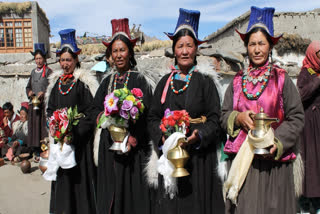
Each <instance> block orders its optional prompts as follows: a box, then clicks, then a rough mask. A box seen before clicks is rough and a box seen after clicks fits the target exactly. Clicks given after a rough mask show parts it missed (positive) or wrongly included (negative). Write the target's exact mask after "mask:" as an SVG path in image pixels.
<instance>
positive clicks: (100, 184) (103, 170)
mask: <svg viewBox="0 0 320 214" xmlns="http://www.w3.org/2000/svg"><path fill="white" fill-rule="evenodd" d="M111 77H112V75H110V76H108V77H106V78H105V79H104V80H103V81H102V83H101V84H100V87H99V89H98V91H97V93H96V96H95V98H94V100H93V105H94V114H93V119H96V118H97V117H98V115H99V113H100V112H102V111H104V106H103V102H104V100H105V96H106V95H107V94H108V86H109V84H112V91H113V87H114V79H112V78H111ZM123 87H124V85H123V84H119V83H117V85H116V88H117V89H119V88H123ZM127 87H128V89H129V90H131V89H133V88H140V89H141V90H142V92H143V94H144V96H143V103H144V105H145V110H144V113H143V115H142V116H141V117H140V118H139V120H138V121H137V122H136V124H133V123H129V132H130V135H132V136H134V137H135V138H136V139H137V142H138V144H137V146H136V147H134V148H133V147H131V151H129V152H128V154H123V155H118V154H116V153H115V152H114V151H111V150H109V148H110V146H111V145H112V144H113V141H112V139H111V137H110V134H109V131H108V130H107V129H103V130H102V132H101V135H100V143H99V154H98V167H97V210H98V213H113V214H121V213H123V214H126V213H130V214H149V213H150V209H151V208H150V206H151V204H150V193H149V188H148V186H147V183H146V179H145V177H144V175H143V168H144V166H145V164H146V161H147V157H148V155H149V152H150V148H149V146H148V139H149V137H148V133H147V131H146V130H147V123H146V115H147V114H148V107H149V104H150V101H151V96H152V91H151V87H150V86H149V85H148V84H147V81H146V79H145V78H144V77H143V76H142V75H141V74H139V73H137V72H131V73H130V78H129V81H128V85H127Z"/></svg>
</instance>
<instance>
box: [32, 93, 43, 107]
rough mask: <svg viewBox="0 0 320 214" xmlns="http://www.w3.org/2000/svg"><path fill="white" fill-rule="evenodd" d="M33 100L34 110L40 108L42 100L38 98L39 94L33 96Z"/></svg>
mask: <svg viewBox="0 0 320 214" xmlns="http://www.w3.org/2000/svg"><path fill="white" fill-rule="evenodd" d="M31 102H32V105H33V110H39V109H40V108H39V106H40V104H41V102H40V100H39V99H38V97H37V96H33V98H32V101H31Z"/></svg>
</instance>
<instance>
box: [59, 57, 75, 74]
mask: <svg viewBox="0 0 320 214" xmlns="http://www.w3.org/2000/svg"><path fill="white" fill-rule="evenodd" d="M77 62H78V58H76V59H74V58H73V57H72V55H71V54H70V53H68V52H64V53H63V54H61V56H60V67H61V69H62V70H63V73H64V74H72V73H73V72H74V69H75V67H76V65H77Z"/></svg>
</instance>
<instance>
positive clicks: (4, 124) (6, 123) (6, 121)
mask: <svg viewBox="0 0 320 214" xmlns="http://www.w3.org/2000/svg"><path fill="white" fill-rule="evenodd" d="M7 125H8V118H7V117H4V118H3V126H4V127H6V126H7Z"/></svg>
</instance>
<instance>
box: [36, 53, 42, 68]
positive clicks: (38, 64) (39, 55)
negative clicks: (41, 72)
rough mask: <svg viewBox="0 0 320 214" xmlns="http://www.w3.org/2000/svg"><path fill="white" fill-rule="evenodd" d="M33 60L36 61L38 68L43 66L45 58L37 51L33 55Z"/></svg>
mask: <svg viewBox="0 0 320 214" xmlns="http://www.w3.org/2000/svg"><path fill="white" fill-rule="evenodd" d="M34 60H35V61H36V64H37V67H38V68H42V67H43V65H44V62H45V60H44V58H43V57H42V56H41V54H39V53H38V54H37V55H35V57H34Z"/></svg>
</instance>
